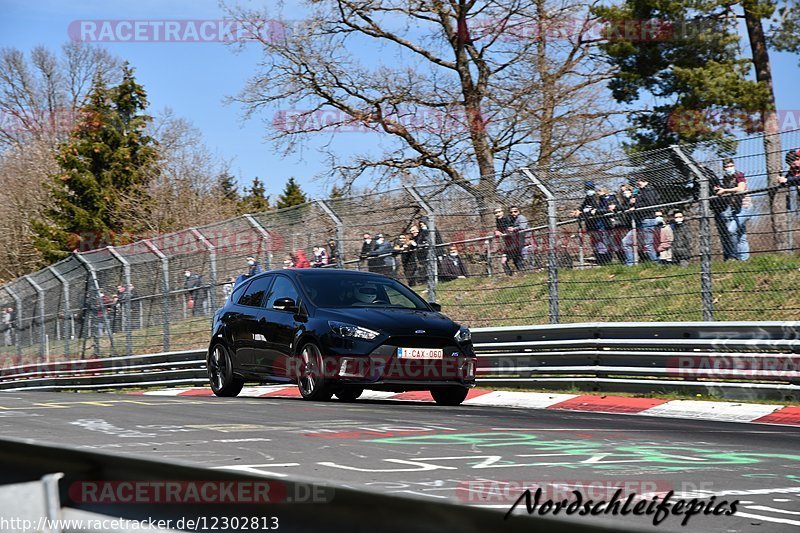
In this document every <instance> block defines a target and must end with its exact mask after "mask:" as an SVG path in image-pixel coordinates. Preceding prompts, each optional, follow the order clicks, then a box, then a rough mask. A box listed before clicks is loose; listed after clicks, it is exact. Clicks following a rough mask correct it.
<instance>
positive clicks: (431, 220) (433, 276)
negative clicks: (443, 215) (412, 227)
mask: <svg viewBox="0 0 800 533" xmlns="http://www.w3.org/2000/svg"><path fill="white" fill-rule="evenodd" d="M405 189H406V190H407V191H408V193H409V194H410V195H411V196H413V197H414V200H416V201H417V203H418V204H419V206H420V207H421V208H422V209H424V210H425V214H426V215H428V301H429V302H436V285H437V283H438V281H439V271H438V268H437V266H438V265H437V264H436V220H435V219H436V214H435V213H434V211H433V209H432V208H431V206H430V205H428V202H426V201H425V199H424V198H422V195H421V194H419V192H417V190H416V189H415V188H414V187H406V188H405Z"/></svg>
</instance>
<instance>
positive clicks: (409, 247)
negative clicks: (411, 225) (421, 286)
mask: <svg viewBox="0 0 800 533" xmlns="http://www.w3.org/2000/svg"><path fill="white" fill-rule="evenodd" d="M394 253H395V254H399V255H400V263H401V264H402V265H403V274H404V275H405V277H406V280H407V281H408V284H409V286H411V287H413V286H414V285H416V284H417V243H416V242H415V241H414V240H413V239H412V238H411V235H400V237H399V238H398V242H397V244H395V246H394Z"/></svg>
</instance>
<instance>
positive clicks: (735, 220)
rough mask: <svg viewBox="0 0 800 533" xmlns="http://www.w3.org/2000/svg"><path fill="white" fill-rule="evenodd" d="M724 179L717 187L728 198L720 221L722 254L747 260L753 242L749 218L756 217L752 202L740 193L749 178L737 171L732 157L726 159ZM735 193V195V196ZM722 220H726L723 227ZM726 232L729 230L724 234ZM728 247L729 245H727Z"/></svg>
mask: <svg viewBox="0 0 800 533" xmlns="http://www.w3.org/2000/svg"><path fill="white" fill-rule="evenodd" d="M722 169H723V178H722V180H721V183H720V185H717V186H716V187H714V194H716V195H717V197H719V198H722V199H724V200H727V202H726V203H725V204H724V205H723V206H722V207H723V211H722V212H721V214H720V216H719V217H715V220H717V231H718V232H719V233H720V236H721V239H722V245H723V246H722V249H723V256H724V258H725V259H726V260H727V259H736V260H738V261H747V260H748V259H750V243H749V241H748V240H747V221H748V220H750V218H751V217H752V216H753V202H752V200H751V199H750V197H749V196H746V195H742V194H741V193H743V192H745V191H746V190H747V178H745V176H744V174H743V173H742V172H739V171H738V170H736V164H735V163H734V161H733V159H726V160H725V161H724V162H723V166H722ZM732 195H733V196H732ZM720 222H724V224H725V227H724V228H723V227H722V226H721V224H720ZM723 233H727V235H726V236H724V237H723ZM726 246H727V248H726Z"/></svg>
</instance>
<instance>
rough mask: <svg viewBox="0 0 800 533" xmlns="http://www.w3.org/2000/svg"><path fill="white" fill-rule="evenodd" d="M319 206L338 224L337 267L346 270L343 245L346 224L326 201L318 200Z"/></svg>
mask: <svg viewBox="0 0 800 533" xmlns="http://www.w3.org/2000/svg"><path fill="white" fill-rule="evenodd" d="M317 205H319V206H320V207H321V208H322V210H323V211H325V214H327V215H328V216H329V217H331V220H333V223H334V224H336V266H337V268H344V255H343V253H344V246H343V245H342V243H343V242H344V224H343V223H342V219H341V218H339V216H338V215H337V214H336V212H335V211H334V210H333V209H332V208H331V207H330V206H329V205H328V204H327V202H325V200H317Z"/></svg>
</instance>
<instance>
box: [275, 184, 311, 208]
mask: <svg viewBox="0 0 800 533" xmlns="http://www.w3.org/2000/svg"><path fill="white" fill-rule="evenodd" d="M307 201H308V198H307V197H306V195H305V193H304V192H303V191H302V190H301V189H300V185H298V184H297V182H296V181H295V179H294V178H289V181H287V182H286V186H285V187H284V188H283V192H282V193H281V194H280V196H278V203H277V206H278V209H283V208H284V207H292V206H294V205H300V204H304V203H306V202H307Z"/></svg>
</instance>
